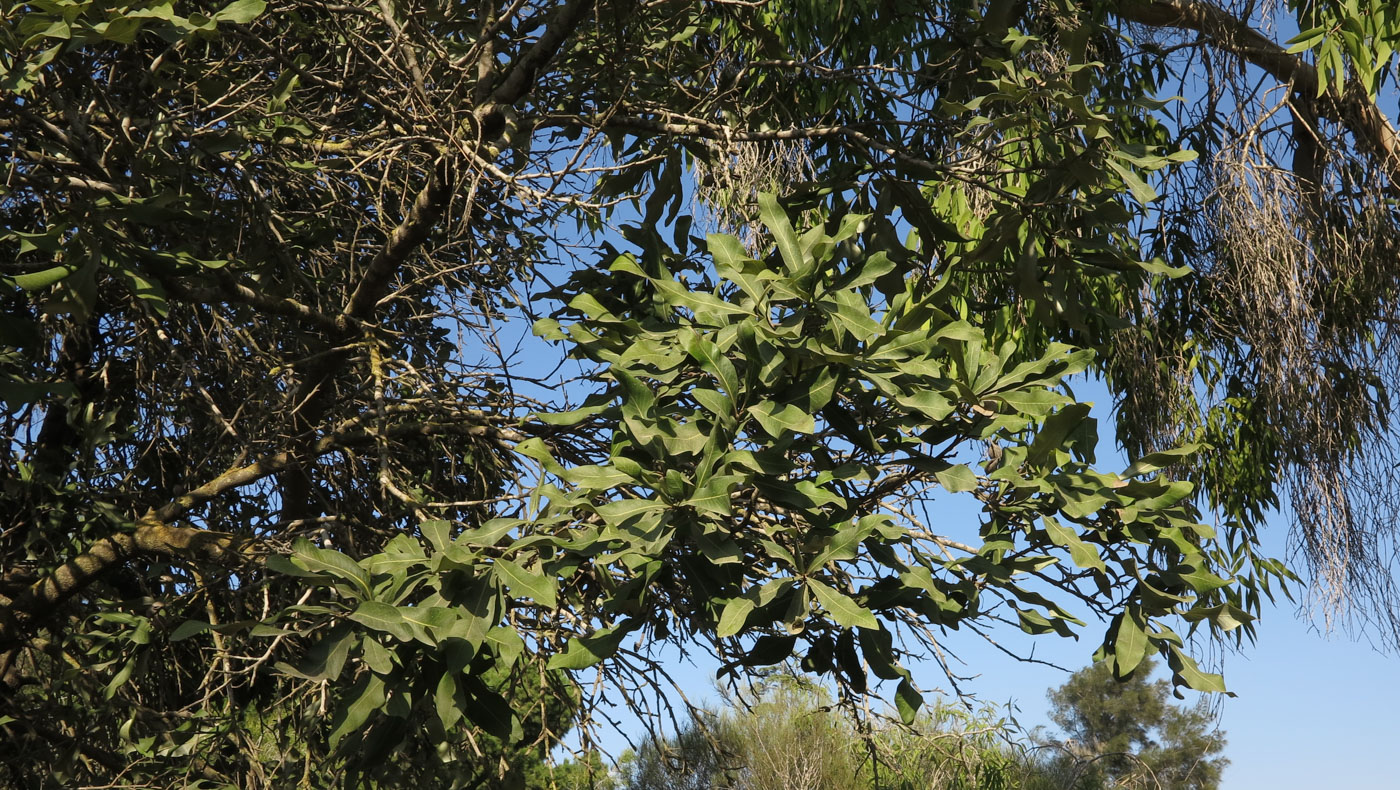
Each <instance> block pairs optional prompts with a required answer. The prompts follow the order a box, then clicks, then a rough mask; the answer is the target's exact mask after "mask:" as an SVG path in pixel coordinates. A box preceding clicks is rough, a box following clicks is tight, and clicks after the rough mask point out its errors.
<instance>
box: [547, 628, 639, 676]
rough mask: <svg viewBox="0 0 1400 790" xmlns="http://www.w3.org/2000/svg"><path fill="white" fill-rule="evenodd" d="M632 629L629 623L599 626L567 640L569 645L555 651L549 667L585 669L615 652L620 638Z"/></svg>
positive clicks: (620, 640)
mask: <svg viewBox="0 0 1400 790" xmlns="http://www.w3.org/2000/svg"><path fill="white" fill-rule="evenodd" d="M631 630H632V626H631V624H630V621H629V623H624V624H622V625H618V626H614V627H612V628H601V629H599V630H597V631H595V632H593V634H592V635H591V636H585V637H580V638H578V639H573V640H570V641H569V646H568V647H566V648H565V649H564V652H562V653H556V654H555V655H553V656H551V657H550V659H549V665H548V666H549V668H550V669H585V668H587V667H591V666H593V665H594V664H597V663H598V662H600V661H602V660H604V659H606V658H608V657H609V656H611V655H612V654H613V653H616V652H617V646H618V645H620V644H622V638H623V637H625V636H627V633H628V632H629V631H631Z"/></svg>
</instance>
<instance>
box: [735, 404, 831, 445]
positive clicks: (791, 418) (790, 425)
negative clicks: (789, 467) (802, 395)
mask: <svg viewBox="0 0 1400 790" xmlns="http://www.w3.org/2000/svg"><path fill="white" fill-rule="evenodd" d="M749 414H752V415H753V416H754V418H755V419H757V420H758V424H759V425H761V426H763V430H764V431H767V432H768V435H769V436H772V437H773V438H774V439H781V438H782V436H783V431H794V432H796V433H811V432H812V431H813V430H815V429H816V421H815V420H813V419H812V415H810V414H808V413H806V412H804V411H802V410H801V409H799V408H797V407H796V406H793V405H792V404H790V403H789V404H785V405H783V406H779V405H778V404H776V403H774V402H772V401H764V402H762V403H759V404H756V405H754V406H750V407H749Z"/></svg>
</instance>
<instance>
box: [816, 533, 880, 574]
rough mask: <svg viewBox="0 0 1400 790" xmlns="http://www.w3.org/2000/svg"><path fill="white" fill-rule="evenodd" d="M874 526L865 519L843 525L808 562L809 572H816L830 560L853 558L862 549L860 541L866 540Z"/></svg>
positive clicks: (837, 560)
mask: <svg viewBox="0 0 1400 790" xmlns="http://www.w3.org/2000/svg"><path fill="white" fill-rule="evenodd" d="M873 528H874V523H873V522H867V521H865V520H863V519H862V520H861V521H859V522H856V523H854V524H850V525H848V526H845V527H842V528H841V529H840V530H838V531H837V533H836V534H835V535H833V536H832V538H831V542H830V543H828V544H826V548H824V549H822V550H821V551H820V552H818V553H817V555H816V556H815V557H813V558H812V561H811V562H809V563H808V564H807V573H809V574H810V573H815V572H817V571H819V570H821V569H822V568H824V567H826V564H827V563H829V562H839V561H841V560H849V559H853V558H854V557H855V556H856V552H857V551H859V550H860V542H861V541H863V540H865V538H866V536H868V535H869V534H870V532H871V530H872V529H873Z"/></svg>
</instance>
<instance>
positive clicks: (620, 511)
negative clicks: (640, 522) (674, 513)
mask: <svg viewBox="0 0 1400 790" xmlns="http://www.w3.org/2000/svg"><path fill="white" fill-rule="evenodd" d="M665 507H666V506H665V505H663V504H662V503H660V502H657V501H656V500H654V499H623V500H621V501H618V502H609V503H607V504H606V505H599V506H598V507H596V508H594V512H596V513H597V514H598V515H599V516H601V517H602V519H603V521H605V522H607V523H608V525H609V526H614V527H617V526H622V525H623V524H625V523H627V522H628V521H631V520H632V519H634V518H637V517H638V516H640V515H642V514H644V513H648V512H650V511H653V510H662V509H664V508H665Z"/></svg>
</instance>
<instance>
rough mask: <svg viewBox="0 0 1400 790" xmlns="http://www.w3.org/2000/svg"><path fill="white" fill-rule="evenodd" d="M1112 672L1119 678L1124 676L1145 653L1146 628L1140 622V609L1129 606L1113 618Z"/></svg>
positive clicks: (1137, 663) (1138, 662)
mask: <svg viewBox="0 0 1400 790" xmlns="http://www.w3.org/2000/svg"><path fill="white" fill-rule="evenodd" d="M1112 630H1113V672H1114V674H1115V675H1116V676H1117V677H1118V678H1119V679H1122V678H1126V677H1127V676H1128V675H1130V674H1132V671H1133V670H1134V669H1137V667H1138V665H1139V664H1141V663H1142V659H1143V658H1144V657H1146V655H1147V647H1148V641H1147V628H1146V623H1144V622H1142V611H1141V610H1140V609H1139V608H1138V607H1136V606H1129V607H1128V608H1127V610H1125V611H1124V612H1123V613H1122V614H1120V615H1118V616H1117V617H1115V618H1114V620H1113V629H1112Z"/></svg>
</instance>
